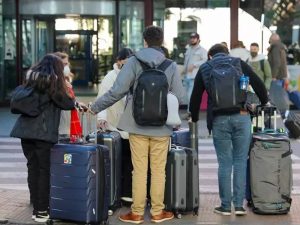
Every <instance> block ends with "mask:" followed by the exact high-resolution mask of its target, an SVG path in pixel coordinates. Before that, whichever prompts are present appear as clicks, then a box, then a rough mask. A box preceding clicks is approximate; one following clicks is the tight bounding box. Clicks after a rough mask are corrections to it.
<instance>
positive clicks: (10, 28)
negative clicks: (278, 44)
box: [0, 0, 300, 104]
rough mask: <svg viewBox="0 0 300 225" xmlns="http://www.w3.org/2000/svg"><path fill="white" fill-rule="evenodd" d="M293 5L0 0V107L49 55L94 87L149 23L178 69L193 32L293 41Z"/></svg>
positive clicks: (210, 0) (210, 39)
mask: <svg viewBox="0 0 300 225" xmlns="http://www.w3.org/2000/svg"><path fill="white" fill-rule="evenodd" d="M291 4H292V5H291ZM288 7H289V8H288ZM297 7H298V8H299V3H297V2H296V1H295V0H292V1H290V0H279V1H278V0H251V1H250V0H0V29H1V30H2V31H3V32H0V52H1V53H2V54H0V104H1V103H2V104H3V103H5V102H7V101H8V100H9V99H10V95H11V91H12V90H13V89H14V88H15V87H16V86H17V85H18V84H20V83H21V82H22V79H23V76H24V74H25V73H26V71H27V70H28V68H29V67H30V66H31V65H32V64H34V63H36V62H37V61H38V60H39V59H40V58H41V57H43V56H44V55H45V54H46V53H49V52H55V51H63V52H66V53H68V54H69V56H70V62H71V70H72V72H73V73H74V74H75V80H74V85H82V86H88V85H91V84H93V83H98V82H99V81H100V80H101V77H103V76H104V75H105V74H106V73H107V71H108V70H110V69H111V67H112V64H113V62H114V56H115V55H116V53H117V51H118V50H119V49H120V48H122V47H129V48H132V49H133V50H134V51H136V50H138V49H140V48H142V47H143V38H142V32H143V30H144V28H145V26H147V25H150V24H154V25H159V26H161V27H163V29H164V31H165V43H164V45H165V47H166V48H167V49H168V50H169V53H170V55H171V57H172V58H173V59H174V60H176V61H177V63H178V64H182V62H183V54H184V51H185V47H186V45H187V42H188V36H189V34H190V33H191V32H198V33H200V37H201V44H202V45H204V47H206V48H209V47H210V46H211V45H212V44H214V43H216V42H221V41H225V42H227V43H228V45H229V46H230V45H233V44H234V43H235V42H237V40H238V39H243V40H245V39H247V38H248V39H249V41H248V42H249V43H250V42H251V41H252V40H253V41H256V42H260V43H261V44H262V45H263V49H265V50H266V48H267V40H268V36H269V34H270V33H269V32H271V31H270V29H269V28H270V27H271V28H272V27H273V29H275V27H276V30H277V32H279V34H280V35H281V36H282V37H283V40H284V42H285V43H286V44H287V45H291V44H295V43H299V17H300V15H299V10H298V11H297V10H296V9H297ZM262 15H263V16H262ZM244 17H245V18H246V19H244ZM248 17H249V21H250V20H251V21H254V22H253V24H257V25H256V26H253V28H250V27H249V21H248ZM251 24H252V23H251ZM259 27H262V29H260V28H259ZM250 29H254V32H251V33H252V35H253V36H251V38H249V30H250ZM247 32H248V34H247ZM246 43H247V41H246ZM247 44H248V43H247ZM295 46H296V45H295ZM295 63H297V62H296V61H295Z"/></svg>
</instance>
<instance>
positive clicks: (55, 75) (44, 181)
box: [11, 26, 286, 224]
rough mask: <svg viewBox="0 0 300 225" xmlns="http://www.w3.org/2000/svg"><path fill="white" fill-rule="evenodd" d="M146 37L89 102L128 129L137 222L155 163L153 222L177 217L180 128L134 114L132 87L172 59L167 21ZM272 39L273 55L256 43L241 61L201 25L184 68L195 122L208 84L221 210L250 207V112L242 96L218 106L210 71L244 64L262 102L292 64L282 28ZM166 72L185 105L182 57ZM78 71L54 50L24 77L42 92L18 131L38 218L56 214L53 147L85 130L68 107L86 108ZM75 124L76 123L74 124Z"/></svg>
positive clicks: (121, 56)
mask: <svg viewBox="0 0 300 225" xmlns="http://www.w3.org/2000/svg"><path fill="white" fill-rule="evenodd" d="M143 38H144V48H142V49H141V50H139V51H137V52H135V53H134V54H133V52H132V50H131V49H129V48H124V49H121V50H120V52H119V53H118V55H117V59H116V62H115V64H114V65H113V70H112V71H110V72H109V73H108V74H107V75H106V76H105V78H104V79H103V81H102V83H101V85H100V87H99V93H98V96H97V99H96V100H95V101H94V102H93V103H92V104H91V105H90V106H89V107H88V109H87V110H89V111H90V112H91V113H93V114H97V118H98V124H97V127H98V128H99V129H101V130H111V131H114V130H116V131H119V132H120V134H121V137H122V139H123V141H122V145H123V149H125V150H124V152H123V160H124V161H123V162H125V163H123V167H122V168H123V169H122V170H123V171H128V174H129V177H128V179H124V181H123V183H122V185H123V186H124V187H126V188H124V190H125V191H124V192H123V193H122V196H123V197H127V198H124V199H127V200H128V199H129V201H131V198H132V205H131V211H130V212H129V213H126V214H124V215H121V216H120V217H119V219H120V220H121V221H123V222H129V223H135V224H140V223H143V222H144V211H145V204H146V199H147V175H148V163H150V166H149V168H150V170H151V187H150V196H151V200H150V201H151V209H150V213H151V221H152V222H154V223H160V222H163V221H166V220H169V219H172V218H173V217H174V214H173V212H169V211H166V210H165V205H164V193H165V180H166V179H168V178H166V175H165V167H166V162H167V154H168V149H169V144H170V136H171V135H172V132H173V127H172V126H169V125H166V124H165V125H161V126H143V125H139V124H137V123H136V120H135V118H134V112H133V104H134V103H133V102H134V98H133V91H132V89H134V88H136V86H137V80H138V79H137V78H138V76H139V74H141V73H142V71H143V66H144V65H146V66H148V67H151V68H153V67H155V68H157V67H158V66H159V65H160V64H162V63H163V62H164V61H165V59H166V55H165V51H164V50H163V49H162V48H161V47H162V44H163V41H164V33H163V30H162V28H160V27H157V26H149V27H147V28H146V29H145V31H144V32H143ZM270 44H271V46H270V49H269V57H268V60H269V61H268V60H266V59H265V58H264V57H263V56H262V55H258V51H259V46H258V44H257V43H252V44H251V46H250V53H249V57H248V58H247V59H245V60H243V59H242V60H240V59H239V58H236V57H233V56H231V52H229V50H228V48H227V47H226V46H225V45H224V44H222V43H220V44H215V45H213V46H212V47H211V48H210V49H209V50H208V51H206V50H205V49H204V48H203V47H202V46H200V36H199V34H198V33H195V32H194V33H192V34H191V35H190V44H189V47H188V49H187V51H186V54H185V62H184V71H183V73H184V74H185V79H184V82H186V88H187V90H186V92H187V94H188V96H189V99H190V101H189V104H188V110H189V112H190V115H191V121H192V122H197V121H198V120H199V106H200V103H201V99H202V94H203V92H204V91H205V90H206V91H207V93H208V109H207V128H208V130H209V132H212V137H213V143H214V146H215V150H216V155H217V160H218V164H219V168H218V181H219V196H220V201H221V203H220V206H218V207H216V208H215V209H214V212H216V213H219V214H222V215H231V213H232V209H231V205H232V203H233V205H234V213H235V214H236V215H245V214H246V210H245V209H244V207H243V201H244V196H245V183H246V166H247V162H246V161H247V157H248V151H249V146H250V140H251V119H250V115H249V113H248V111H247V109H245V107H244V103H245V102H243V101H241V102H239V103H238V104H237V105H232V107H229V108H218V107H216V106H215V105H214V101H213V99H214V96H213V92H212V88H211V87H212V85H211V80H210V75H211V73H212V71H213V70H214V68H215V67H216V66H217V65H221V64H223V63H231V62H233V61H234V62H236V63H237V64H236V65H237V67H238V68H237V70H239V72H241V73H243V74H245V75H247V76H248V77H249V85H251V87H252V89H253V91H254V92H255V93H256V95H257V96H258V98H259V101H260V102H261V103H262V104H267V103H268V92H267V90H268V89H269V86H270V81H271V79H278V80H282V82H283V84H284V81H285V78H286V69H284V68H285V67H284V66H281V63H282V62H284V59H283V56H282V57H279V58H278V55H279V54H281V53H282V44H281V42H280V39H279V36H278V35H277V34H273V35H272V36H271V38H270ZM261 61H262V62H261ZM165 75H166V77H167V82H168V85H169V91H170V92H172V93H173V94H174V95H175V96H176V97H177V99H178V102H179V104H181V103H183V102H184V98H185V91H184V88H183V85H182V80H181V74H180V73H179V71H178V68H177V65H176V63H175V62H171V63H170V64H169V65H168V67H167V68H166V70H165ZM72 78H73V75H72V73H71V71H70V65H69V61H68V56H67V55H66V54H64V53H51V54H47V55H46V56H44V57H43V58H42V59H41V61H40V62H38V63H37V64H36V65H34V66H32V67H31V68H30V70H29V71H28V73H27V75H26V78H25V80H24V83H25V84H26V85H30V86H32V87H34V89H35V91H36V92H38V93H39V94H40V107H41V108H42V113H41V114H40V115H38V116H37V117H28V116H25V115H21V116H20V117H19V118H18V120H17V122H16V124H15V126H14V128H13V130H12V132H11V136H12V137H17V138H21V144H22V149H23V152H24V155H25V157H26V159H27V168H28V187H29V192H30V199H31V202H32V205H33V209H34V210H33V214H32V218H33V219H34V220H35V221H37V222H45V221H46V220H47V219H48V218H49V214H48V210H49V187H50V184H49V182H50V181H49V180H50V149H51V148H52V146H53V145H54V144H55V143H57V142H58V141H59V138H64V137H67V136H71V135H72V134H74V135H75V137H74V138H76V135H79V136H80V134H81V133H82V131H81V129H82V128H81V126H80V123H79V118H78V116H77V117H76V115H74V114H72V113H71V114H70V111H68V110H75V111H76V107H77V108H78V107H79V108H82V107H83V108H87V107H86V106H85V105H84V104H82V103H78V102H77V101H76V98H75V95H74V92H73V90H72V85H71V82H72ZM72 115H73V116H72ZM78 123H79V124H78ZM71 124H73V129H71V130H70V127H72V125H71ZM74 124H75V125H74ZM76 124H77V125H76ZM74 126H75V128H74ZM72 130H73V131H72ZM70 140H71V139H70ZM124 146H126V147H124ZM130 174H132V180H131V177H130ZM232 174H233V188H232V187H231V186H232V182H231V179H232V178H231V175H232ZM232 189H233V192H232Z"/></svg>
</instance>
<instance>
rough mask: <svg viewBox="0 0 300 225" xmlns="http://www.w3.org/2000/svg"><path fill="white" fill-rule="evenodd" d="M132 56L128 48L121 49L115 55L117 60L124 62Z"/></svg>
mask: <svg viewBox="0 0 300 225" xmlns="http://www.w3.org/2000/svg"><path fill="white" fill-rule="evenodd" d="M132 54H133V52H132V50H131V49H130V48H122V49H121V50H120V51H119V52H118V55H117V60H124V59H127V58H129V57H130V56H131V55H132Z"/></svg>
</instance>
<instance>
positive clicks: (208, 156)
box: [0, 154, 300, 161]
mask: <svg viewBox="0 0 300 225" xmlns="http://www.w3.org/2000/svg"><path fill="white" fill-rule="evenodd" d="M0 157H1V154H0ZM206 159H217V155H216V154H199V160H206ZM292 160H297V161H298V160H300V157H299V156H296V155H294V154H292Z"/></svg>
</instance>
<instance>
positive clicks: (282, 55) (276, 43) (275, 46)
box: [268, 33, 287, 86]
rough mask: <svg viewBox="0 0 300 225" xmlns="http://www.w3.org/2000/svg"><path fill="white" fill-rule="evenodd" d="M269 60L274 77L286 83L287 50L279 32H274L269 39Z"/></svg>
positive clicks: (283, 83)
mask: <svg viewBox="0 0 300 225" xmlns="http://www.w3.org/2000/svg"><path fill="white" fill-rule="evenodd" d="M269 43H270V47H269V48H268V51H269V52H268V60H269V63H270V66H271V72H272V79H273V80H278V82H280V83H281V84H282V86H284V85H285V82H287V61H286V50H285V47H284V45H283V44H282V42H281V40H280V37H279V35H278V34H276V33H273V34H272V35H271V36H270V39H269Z"/></svg>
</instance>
